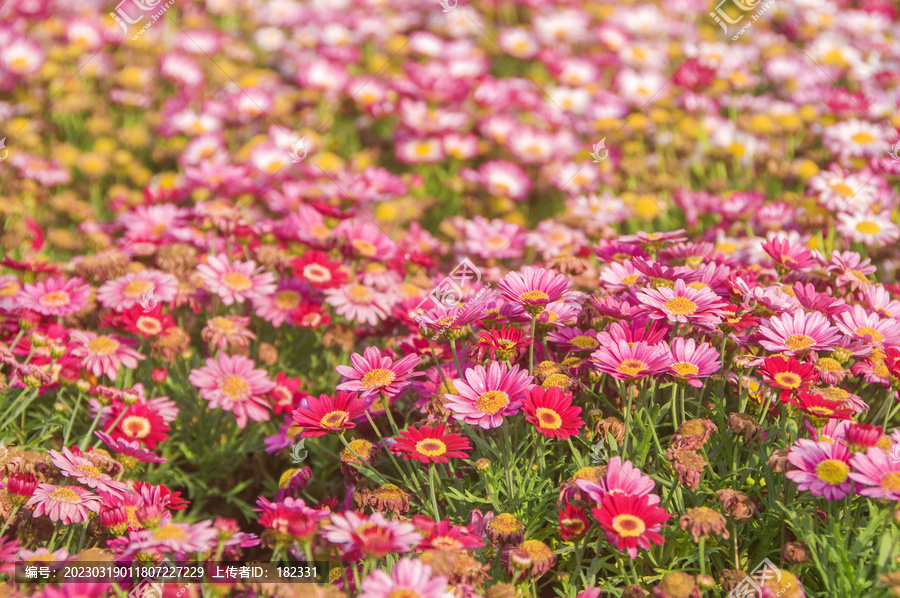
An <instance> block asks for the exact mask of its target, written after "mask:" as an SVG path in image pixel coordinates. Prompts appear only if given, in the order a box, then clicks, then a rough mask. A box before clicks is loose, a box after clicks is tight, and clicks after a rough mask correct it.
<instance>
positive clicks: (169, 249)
mask: <svg viewBox="0 0 900 598" xmlns="http://www.w3.org/2000/svg"><path fill="white" fill-rule="evenodd" d="M156 265H157V267H158V268H159V269H160V270H162V271H163V272H168V273H170V274H182V273H184V272H190V271H192V270H193V269H194V267H195V266H196V265H197V250H196V249H195V248H194V247H191V246H190V245H186V244H184V243H167V244H165V245H162V246H160V248H159V251H158V252H157V254H156Z"/></svg>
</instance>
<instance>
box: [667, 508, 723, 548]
mask: <svg viewBox="0 0 900 598" xmlns="http://www.w3.org/2000/svg"><path fill="white" fill-rule="evenodd" d="M679 523H680V524H681V529H690V531H691V535H692V536H693V537H694V542H699V541H700V538H701V536H702V537H705V538H708V537H710V536H711V535H715V536H719V537H722V538H724V539H726V540H727V539H728V527H727V526H728V521H727V520H726V519H725V517H723V516H722V514H721V513H718V512H716V511H713V510H712V509H710V508H709V507H697V508H694V509H688V511H687V513H685V514H684V515H682V516H681V519H680V520H679Z"/></svg>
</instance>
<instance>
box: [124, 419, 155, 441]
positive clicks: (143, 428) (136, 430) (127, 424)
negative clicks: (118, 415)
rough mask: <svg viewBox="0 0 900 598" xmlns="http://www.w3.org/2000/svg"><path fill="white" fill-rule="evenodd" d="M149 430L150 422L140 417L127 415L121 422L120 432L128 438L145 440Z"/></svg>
mask: <svg viewBox="0 0 900 598" xmlns="http://www.w3.org/2000/svg"><path fill="white" fill-rule="evenodd" d="M151 429H152V427H151V426H150V420H148V419H147V418H146V417H141V416H140V415H129V416H128V417H126V418H125V419H123V420H122V431H123V432H125V435H126V436H128V437H129V438H137V439H141V438H145V437H146V436H147V434H149V433H150V430H151Z"/></svg>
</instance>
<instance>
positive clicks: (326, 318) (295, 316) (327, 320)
mask: <svg viewBox="0 0 900 598" xmlns="http://www.w3.org/2000/svg"><path fill="white" fill-rule="evenodd" d="M291 320H292V321H293V323H294V325H295V326H300V327H301V328H318V327H319V326H327V325H328V324H331V314H328V313H325V312H324V311H322V306H321V305H319V304H317V303H302V304H300V305H298V306H297V309H295V310H294V312H293V313H292V314H291Z"/></svg>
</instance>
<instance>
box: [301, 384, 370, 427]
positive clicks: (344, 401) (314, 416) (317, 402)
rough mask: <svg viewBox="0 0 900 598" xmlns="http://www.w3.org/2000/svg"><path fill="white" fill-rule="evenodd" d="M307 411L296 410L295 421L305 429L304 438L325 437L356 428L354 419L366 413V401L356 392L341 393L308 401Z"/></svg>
mask: <svg viewBox="0 0 900 598" xmlns="http://www.w3.org/2000/svg"><path fill="white" fill-rule="evenodd" d="M307 403H308V405H309V407H308V408H307V409H294V411H293V413H292V414H291V415H292V416H293V417H294V421H295V422H296V423H297V424H298V425H299V426H300V427H301V428H304V430H303V432H302V435H303V437H304V438H308V437H310V436H325V435H326V434H328V433H329V432H335V433H337V432H341V431H342V430H348V429H350V428H355V427H356V424H354V423H353V420H354V419H357V418H359V417H361V416H362V415H363V414H364V413H365V412H366V400H365V399H360V398H359V397H358V396H357V394H356V393H355V392H344V391H340V392H338V393H337V394H336V395H334V396H331V395H320V396H319V398H318V399H315V398H312V397H310V398H309V399H307Z"/></svg>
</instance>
